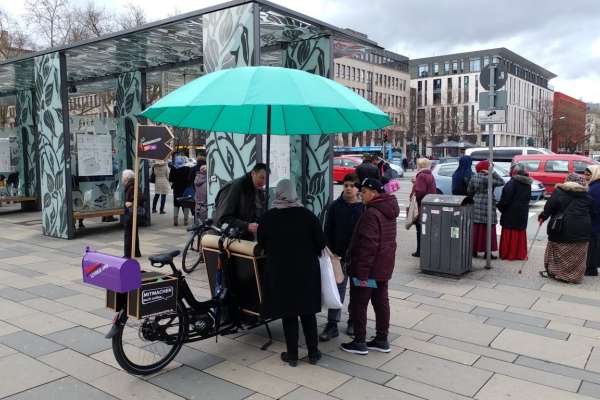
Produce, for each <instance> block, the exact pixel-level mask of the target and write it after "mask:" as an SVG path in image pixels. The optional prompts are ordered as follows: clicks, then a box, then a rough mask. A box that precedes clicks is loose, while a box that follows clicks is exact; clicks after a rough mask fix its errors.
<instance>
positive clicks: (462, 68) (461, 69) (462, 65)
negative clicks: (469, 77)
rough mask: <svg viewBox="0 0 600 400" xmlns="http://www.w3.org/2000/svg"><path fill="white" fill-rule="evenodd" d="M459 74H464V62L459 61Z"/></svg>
mask: <svg viewBox="0 0 600 400" xmlns="http://www.w3.org/2000/svg"><path fill="white" fill-rule="evenodd" d="M460 72H461V73H463V72H465V60H460Z"/></svg>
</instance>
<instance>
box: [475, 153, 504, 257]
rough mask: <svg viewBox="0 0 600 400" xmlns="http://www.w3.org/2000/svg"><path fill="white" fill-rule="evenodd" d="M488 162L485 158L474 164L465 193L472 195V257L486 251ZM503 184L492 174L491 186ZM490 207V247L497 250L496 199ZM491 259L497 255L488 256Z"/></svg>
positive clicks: (499, 178)
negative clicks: (473, 172)
mask: <svg viewBox="0 0 600 400" xmlns="http://www.w3.org/2000/svg"><path fill="white" fill-rule="evenodd" d="M489 167H490V163H489V162H488V161H487V160H483V161H479V162H478V163H477V165H476V166H475V170H476V171H477V174H476V175H474V176H472V177H471V180H470V181H469V187H468V189H467V194H468V195H469V196H473V257H477V254H478V253H485V252H486V235H487V233H486V232H487V231H486V229H487V220H488V218H487V210H488V209H487V204H488V202H487V199H488V195H487V188H488V170H489ZM502 185H504V181H503V180H502V178H501V177H500V175H498V174H497V173H496V172H494V173H493V176H492V186H493V187H494V188H495V187H497V186H502ZM492 201H493V208H492V248H491V251H497V250H498V240H497V238H496V221H498V217H497V216H496V200H495V199H493V197H492ZM490 257H491V258H492V259H496V258H497V257H496V256H494V255H491V256H490Z"/></svg>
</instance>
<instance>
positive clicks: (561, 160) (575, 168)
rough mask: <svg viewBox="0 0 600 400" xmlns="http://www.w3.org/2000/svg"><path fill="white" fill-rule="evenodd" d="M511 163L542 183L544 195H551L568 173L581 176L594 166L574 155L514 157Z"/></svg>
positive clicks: (591, 162) (585, 158)
mask: <svg viewBox="0 0 600 400" xmlns="http://www.w3.org/2000/svg"><path fill="white" fill-rule="evenodd" d="M513 161H514V162H515V163H516V164H519V165H521V166H523V167H524V168H525V169H526V170H527V172H528V173H529V176H530V177H532V178H533V179H535V180H538V181H540V182H542V184H543V185H544V187H545V189H546V195H550V194H552V192H554V186H555V185H556V184H557V183H563V182H564V181H565V178H566V177H567V175H568V174H569V173H571V172H575V173H578V174H583V171H585V169H586V168H587V167H588V166H590V165H593V164H596V163H595V162H594V161H593V160H592V159H590V158H587V157H584V156H579V155H576V154H531V155H524V156H523V155H522V156H515V158H514V159H513Z"/></svg>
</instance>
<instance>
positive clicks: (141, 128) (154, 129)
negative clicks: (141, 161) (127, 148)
mask: <svg viewBox="0 0 600 400" xmlns="http://www.w3.org/2000/svg"><path fill="white" fill-rule="evenodd" d="M138 135H139V145H138V150H139V153H138V155H139V157H140V158H145V159H147V160H166V159H167V158H168V157H169V156H170V155H171V152H172V151H173V148H172V147H171V146H170V142H171V140H173V137H174V136H173V133H172V132H171V130H170V129H169V128H167V127H166V126H156V125H138Z"/></svg>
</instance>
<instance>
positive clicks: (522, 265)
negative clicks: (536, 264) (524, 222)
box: [519, 221, 544, 274]
mask: <svg viewBox="0 0 600 400" xmlns="http://www.w3.org/2000/svg"><path fill="white" fill-rule="evenodd" d="M542 225H544V221H542V222H540V223H539V225H538V228H537V230H536V231H535V236H533V239H532V240H531V244H530V245H529V250H528V251H527V258H529V255H530V254H531V249H533V244H534V243H535V241H536V239H537V237H538V234H539V233H540V229H541V228H542ZM527 261H529V260H525V261H523V263H522V264H521V268H519V274H521V273H523V268H524V267H525V264H527Z"/></svg>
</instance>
